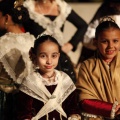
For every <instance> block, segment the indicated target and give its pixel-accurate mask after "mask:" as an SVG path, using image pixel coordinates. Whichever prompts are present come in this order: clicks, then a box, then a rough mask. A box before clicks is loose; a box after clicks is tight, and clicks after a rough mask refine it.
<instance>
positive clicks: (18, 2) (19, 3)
mask: <svg viewBox="0 0 120 120" xmlns="http://www.w3.org/2000/svg"><path fill="white" fill-rule="evenodd" d="M23 2H24V0H16V1H15V2H14V8H17V7H18V6H20V5H23Z"/></svg>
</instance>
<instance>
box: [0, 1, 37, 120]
mask: <svg viewBox="0 0 120 120" xmlns="http://www.w3.org/2000/svg"><path fill="white" fill-rule="evenodd" d="M20 5H21V3H20V2H18V1H15V0H2V1H0V29H2V30H6V34H4V35H3V36H1V37H0V90H1V91H0V94H1V96H0V102H1V103H0V109H1V111H0V113H1V114H0V115H1V116H3V115H4V114H3V111H4V110H3V108H6V107H7V108H10V109H9V110H8V111H6V112H7V113H9V114H7V115H5V117H8V118H7V120H8V119H9V120H13V118H11V116H12V114H11V112H12V110H13V109H12V108H13V106H12V104H14V103H11V102H10V101H12V99H13V98H12V96H13V93H11V92H13V91H14V92H15V91H17V90H18V88H19V85H20V84H21V83H22V81H23V79H24V77H25V76H26V75H28V74H29V72H30V70H31V68H32V64H31V60H30V59H29V49H30V47H31V46H32V45H33V43H34V40H35V38H34V36H33V35H30V33H28V32H27V33H25V32H24V31H23V29H22V26H21V23H23V22H24V21H25V20H27V19H26V18H27V17H29V14H28V12H27V10H26V8H24V7H23V6H20ZM6 93H11V94H6ZM6 96H7V97H6ZM9 102H10V103H9ZM4 103H5V104H4ZM7 103H8V105H10V106H11V107H10V106H9V107H8V105H6V104H7ZM4 105H5V107H4ZM9 115H10V116H9ZM12 117H13V116H12ZM0 119H1V120H2V119H3V118H2V117H1V118H0ZM4 119H5V118H4Z"/></svg>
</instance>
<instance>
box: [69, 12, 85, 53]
mask: <svg viewBox="0 0 120 120" xmlns="http://www.w3.org/2000/svg"><path fill="white" fill-rule="evenodd" d="M67 20H68V21H69V22H70V23H71V24H73V25H74V26H75V27H76V29H77V30H76V32H75V34H74V35H73V36H72V38H71V40H70V41H69V43H70V44H72V46H73V51H75V50H76V47H77V45H78V43H79V42H80V41H83V37H84V33H85V31H86V29H87V23H86V22H85V21H84V20H83V19H82V18H81V17H80V16H79V15H77V13H75V11H73V10H72V11H71V13H70V14H69V16H68V17H67Z"/></svg>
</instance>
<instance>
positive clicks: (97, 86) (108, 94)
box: [77, 17, 120, 120]
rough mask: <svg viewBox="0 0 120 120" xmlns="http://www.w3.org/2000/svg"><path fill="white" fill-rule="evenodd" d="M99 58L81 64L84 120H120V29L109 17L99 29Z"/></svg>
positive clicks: (97, 40) (80, 94)
mask: <svg viewBox="0 0 120 120" xmlns="http://www.w3.org/2000/svg"><path fill="white" fill-rule="evenodd" d="M94 44H95V45H96V47H97V52H96V53H95V55H94V56H93V57H91V58H89V59H87V60H85V61H84V62H82V63H81V66H80V69H79V79H78V81H77V88H78V89H79V92H80V93H79V99H80V109H81V111H82V116H83V118H85V117H86V118H88V119H90V120H91V119H94V120H103V119H105V120H108V119H115V120H116V119H120V118H119V117H118V116H119V114H120V94H119V91H120V73H119V71H120V52H119V50H120V28H119V27H118V25H117V24H116V23H115V21H114V20H112V19H111V18H110V17H107V18H106V17H105V18H104V19H103V20H102V21H101V23H100V24H99V25H98V26H97V28H96V33H95V39H94Z"/></svg>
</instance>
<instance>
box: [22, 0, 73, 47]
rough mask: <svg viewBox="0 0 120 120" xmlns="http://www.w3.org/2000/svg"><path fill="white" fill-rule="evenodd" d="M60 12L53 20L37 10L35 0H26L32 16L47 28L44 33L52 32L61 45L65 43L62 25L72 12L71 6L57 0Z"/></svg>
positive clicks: (25, 3) (26, 5)
mask: <svg viewBox="0 0 120 120" xmlns="http://www.w3.org/2000/svg"><path fill="white" fill-rule="evenodd" d="M56 2H57V4H58V6H59V11H60V14H59V15H58V16H57V17H56V19H55V20H54V21H51V20H50V19H49V18H47V17H45V16H44V15H42V14H39V13H37V12H35V8H34V6H35V1H34V0H26V2H24V6H25V7H26V8H27V9H28V11H29V15H30V18H31V19H32V20H34V21H35V22H36V23H38V24H39V25H40V26H42V27H43V28H44V29H46V30H45V31H44V32H43V33H45V34H50V35H52V36H53V37H55V38H56V39H57V40H58V42H59V44H60V45H63V43H64V42H63V40H64V39H63V33H62V31H61V30H60V28H61V27H62V25H63V24H64V22H65V20H66V18H67V16H68V15H69V14H70V12H71V10H72V9H71V7H70V6H69V5H68V4H67V3H66V2H64V1H61V0H56Z"/></svg>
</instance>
